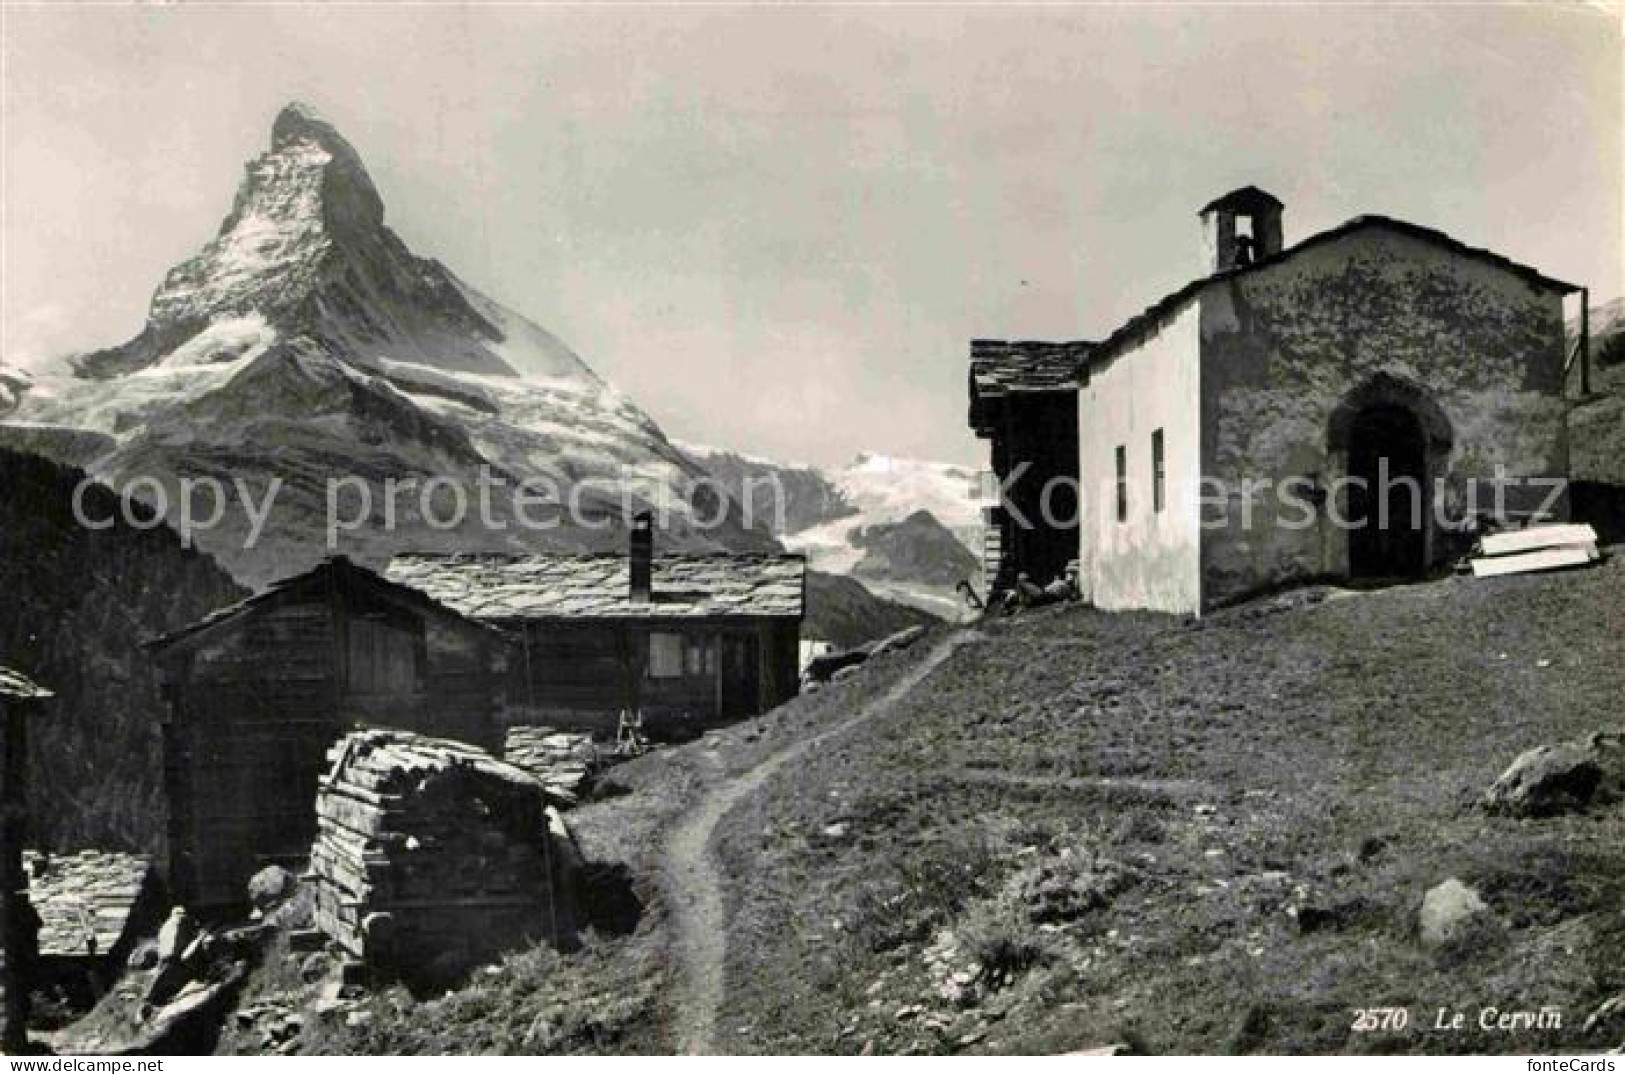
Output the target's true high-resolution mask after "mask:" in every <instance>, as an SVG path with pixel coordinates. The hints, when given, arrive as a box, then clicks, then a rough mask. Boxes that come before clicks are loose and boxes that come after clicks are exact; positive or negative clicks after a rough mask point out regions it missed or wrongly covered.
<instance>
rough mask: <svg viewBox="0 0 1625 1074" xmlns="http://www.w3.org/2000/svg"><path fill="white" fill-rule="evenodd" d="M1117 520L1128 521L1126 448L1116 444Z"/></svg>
mask: <svg viewBox="0 0 1625 1074" xmlns="http://www.w3.org/2000/svg"><path fill="white" fill-rule="evenodd" d="M1117 521H1119V522H1127V521H1128V448H1127V447H1125V446H1123V445H1121V444H1119V445H1118V446H1117Z"/></svg>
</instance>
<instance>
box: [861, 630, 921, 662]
mask: <svg viewBox="0 0 1625 1074" xmlns="http://www.w3.org/2000/svg"><path fill="white" fill-rule="evenodd" d="M923 637H925V627H923V626H911V627H909V628H908V629H907V630H899V631H898V632H897V633H895V634H891V635H888V636H887V637H884V638H881V639H880V640H879V641H878V642H876V643H875V644H874V646H873V648H871V649H870V651H869V655H870V656H879V655H880V654H881V653H892V652H901V651H903V650H904V649H907V648H908V647H909V646H911V645H913V644H914V643H915V642H917V641H919V640H920V639H921V638H923Z"/></svg>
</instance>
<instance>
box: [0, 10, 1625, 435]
mask: <svg viewBox="0 0 1625 1074" xmlns="http://www.w3.org/2000/svg"><path fill="white" fill-rule="evenodd" d="M3 6H4V27H3V37H4V51H5V72H4V95H5V96H4V103H3V117H0V118H3V124H4V130H3V142H4V151H5V159H4V162H3V172H4V181H5V190H4V198H3V202H4V213H5V218H4V263H3V265H0V274H3V293H0V303H3V310H0V312H3V314H4V324H3V326H0V327H3V339H0V346H3V351H0V353H3V355H4V356H5V357H6V358H7V359H9V360H12V361H21V360H27V359H30V358H35V357H38V356H41V355H46V354H49V353H52V352H56V351H62V350H72V349H82V348H89V347H94V346H104V345H109V344H112V343H117V342H121V341H122V340H124V339H125V338H127V337H129V336H130V335H133V334H134V333H135V332H136V331H137V329H138V328H139V327H140V325H141V322H142V319H143V317H144V313H145V309H146V304H147V301H148V299H149V297H150V296H151V293H152V290H153V288H154V287H156V285H157V284H158V282H159V280H160V278H161V277H162V275H163V272H164V270H165V269H166V268H168V267H169V266H170V265H172V264H174V263H175V262H177V261H179V260H181V259H182V258H184V257H186V256H187V255H188V254H190V253H192V252H194V251H195V250H196V249H197V248H198V247H199V246H201V245H202V244H203V243H204V242H206V241H207V240H208V239H209V238H210V237H211V236H212V235H213V234H214V232H215V230H216V229H217V228H218V226H219V223H220V220H221V219H222V217H224V216H225V214H226V212H227V210H228V209H229V208H230V205H231V198H232V194H233V192H234V191H235V189H236V187H237V183H238V180H239V178H240V176H241V174H242V166H243V163H244V162H245V161H246V160H247V159H248V158H249V157H251V156H253V155H254V154H256V153H258V152H261V151H263V149H264V148H265V146H266V143H267V141H268V138H269V131H270V124H271V120H272V119H273V117H274V116H275V114H276V112H277V110H278V109H279V108H280V107H281V106H282V105H283V104H284V103H285V102H286V101H288V100H290V99H296V98H297V99H301V100H305V101H308V102H309V103H311V104H313V105H315V106H316V107H317V108H318V109H319V110H320V111H321V112H323V113H324V114H325V115H326V116H327V118H328V119H329V120H331V121H332V122H333V123H334V125H335V126H337V127H338V129H339V130H340V131H342V132H343V133H344V134H345V136H346V137H347V138H348V139H349V140H350V141H351V142H352V143H353V144H354V145H355V147H356V148H357V150H359V152H360V153H361V155H362V158H363V159H364V160H365V161H366V162H367V165H368V167H369V170H370V171H371V173H372V176H373V179H374V181H375V182H376V183H377V185H378V188H379V190H380V192H381V193H382V195H383V198H384V201H385V204H386V205H387V207H388V208H387V213H388V221H389V223H390V224H391V225H392V226H393V227H394V228H395V230H396V231H398V232H399V233H400V235H401V236H402V237H403V238H404V239H405V241H406V242H407V244H408V245H409V246H411V247H412V249H413V250H415V251H416V252H418V253H419V254H422V255H426V256H432V257H436V258H439V259H440V260H442V261H444V262H445V263H446V264H447V265H449V266H450V267H451V268H452V269H453V270H454V271H456V272H457V273H458V274H459V275H460V276H462V277H463V278H464V279H465V280H467V281H468V282H470V283H472V284H473V285H474V286H476V287H478V288H479V289H481V290H483V291H485V292H486V293H488V294H490V295H491V296H492V297H494V298H497V299H499V300H501V301H502V302H504V303H506V304H508V305H510V306H512V307H514V308H515V309H517V310H519V311H521V312H522V313H524V314H526V315H528V316H530V317H531V318H533V319H534V320H536V321H538V322H539V323H541V324H542V325H544V326H546V327H548V328H550V329H551V330H553V331H554V332H555V333H557V334H558V335H560V336H562V337H563V338H564V339H565V340H566V341H568V342H569V343H570V344H571V345H572V346H573V347H574V348H575V349H576V350H577V351H578V352H579V353H580V354H581V355H582V356H583V357H584V358H585V359H586V360H587V362H588V363H589V364H590V365H592V366H593V367H594V368H596V369H597V370H598V371H599V372H600V373H602V374H604V375H605V376H607V377H608V378H609V379H610V380H612V381H614V382H615V383H616V384H618V385H619V386H621V387H622V388H624V389H625V390H626V391H627V392H628V393H629V394H630V395H631V396H632V397H633V398H635V399H636V400H638V402H639V403H641V404H642V405H643V407H644V408H645V409H647V410H648V411H650V412H651V413H652V414H653V415H654V416H655V417H656V419H657V420H659V421H660V422H661V423H662V425H663V426H664V427H665V428H666V429H667V431H668V432H669V433H670V434H672V435H673V436H676V437H680V438H684V439H689V440H696V441H702V442H706V443H714V444H720V445H726V446H731V447H736V448H740V449H743V450H748V451H754V452H758V453H764V454H769V455H773V456H776V457H779V458H785V459H803V460H810V461H815V462H823V463H833V462H839V461H842V460H844V459H845V458H847V457H848V456H850V455H852V454H853V453H854V452H856V451H859V450H876V451H882V452H888V453H893V454H901V455H915V456H920V457H927V458H942V459H948V460H956V461H965V462H976V461H979V460H980V459H981V458H982V455H983V452H982V450H981V448H980V447H979V446H978V445H977V444H976V442H975V441H973V440H972V439H970V437H969V435H968V433H967V432H966V431H965V422H964V411H965V376H964V365H965V355H966V343H967V340H968V339H969V338H971V337H973V336H994V337H1006V336H1009V337H1028V338H1058V339H1066V338H1098V337H1100V336H1103V335H1105V334H1106V333H1107V332H1109V331H1110V330H1111V329H1112V328H1113V327H1114V326H1115V325H1116V324H1118V323H1119V322H1121V321H1122V320H1123V319H1125V318H1127V317H1128V316H1130V315H1132V314H1134V313H1136V312H1137V311H1138V310H1139V309H1141V308H1142V307H1144V306H1145V305H1147V304H1149V303H1150V302H1151V301H1153V300H1154V299H1156V298H1158V297H1160V295H1162V294H1163V293H1165V292H1167V291H1169V290H1171V289H1172V288H1174V287H1177V286H1179V285H1180V284H1182V283H1184V282H1185V281H1186V280H1187V279H1189V278H1190V277H1191V276H1193V275H1195V274H1196V271H1197V269H1198V263H1199V257H1198V251H1199V248H1200V244H1199V235H1198V229H1197V221H1196V217H1195V212H1196V210H1197V208H1198V207H1200V206H1201V205H1202V204H1203V203H1204V202H1206V201H1208V200H1209V199H1210V198H1212V197H1213V196H1215V195H1217V194H1219V193H1222V192H1224V191H1225V190H1227V189H1230V188H1232V187H1235V186H1239V185H1243V184H1246V183H1256V184H1258V185H1260V186H1263V187H1264V188H1266V189H1268V190H1270V191H1272V192H1274V193H1275V194H1276V195H1277V196H1279V197H1280V198H1281V199H1282V200H1283V201H1284V202H1285V203H1286V228H1287V241H1288V242H1289V243H1290V242H1293V241H1296V240H1297V239H1299V238H1302V237H1304V236H1306V235H1308V234H1310V233H1311V232H1313V231H1316V230H1320V229H1322V228H1325V227H1328V226H1331V225H1333V224H1336V223H1339V222H1341V221H1342V220H1345V219H1347V218H1348V217H1351V216H1355V215H1358V214H1360V213H1364V212H1379V213H1386V214H1389V215H1394V216H1399V217H1404V218H1407V219H1411V220H1414V221H1417V222H1418V223H1423V224H1427V225H1430V226H1434V227H1440V228H1443V229H1445V230H1447V231H1449V232H1451V233H1452V234H1454V235H1456V236H1457V237H1459V238H1461V239H1463V240H1465V241H1467V242H1470V243H1472V244H1474V245H1485V246H1489V247H1492V248H1494V249H1495V250H1497V251H1499V252H1501V253H1504V254H1506V255H1508V256H1510V257H1513V258H1516V259H1518V260H1520V261H1526V262H1529V263H1531V264H1533V265H1535V266H1537V267H1538V268H1540V269H1541V270H1542V271H1544V272H1547V273H1549V274H1551V275H1555V276H1558V277H1560V278H1563V279H1567V280H1572V281H1575V282H1578V283H1589V284H1590V285H1591V286H1592V288H1593V292H1594V295H1595V296H1596V297H1597V298H1598V299H1605V298H1610V297H1613V296H1615V295H1618V294H1619V293H1620V291H1621V271H1622V269H1621V250H1622V249H1625V246H1622V223H1625V222H1622V218H1621V119H1622V111H1621V95H1622V90H1621V59H1622V53H1621V46H1622V39H1621V32H1620V23H1619V21H1618V19H1617V18H1613V17H1609V16H1607V15H1605V14H1603V13H1602V12H1601V10H1600V9H1598V8H1596V7H1587V6H1563V7H1557V6H1552V7H1506V6H1503V7H1479V8H1463V7H1443V6H1438V5H1433V6H1425V7H1423V6H1417V7H1396V6H1389V7H1384V8H1374V7H1370V8H1358V7H1347V6H1343V7H1328V6H1319V7H1311V6H1294V7H1290V8H1281V7H1241V6H1226V7H1221V6H1202V7H1195V6H1186V7H1164V8H1160V9H1153V8H1149V7H1084V6H1076V7H1056V6H1048V7H1028V8H1022V7H1012V6H1008V5H1005V6H1000V7H996V8H995V7H968V6H948V5H922V6H909V7H902V6H892V7H888V8H884V9H881V8H863V7H856V6H843V7H809V8H799V9H794V10H791V9H787V8H756V9H748V10H747V9H742V8H737V7H726V6H708V7H702V6H682V7H673V6H666V7H648V8H620V9H616V10H612V11H611V10H603V9H596V10H594V9H587V8H569V7H557V6H555V7H545V8H544V7H530V8H527V7H512V6H510V7H501V8H495V7H472V6H452V5H447V6H440V7H434V6H428V7H424V6H419V7H410V8H398V9H395V10H380V9H377V8H371V9H368V8H363V7H345V8H334V7H331V6H328V7H318V6H309V7H301V6H278V7H243V6H238V7H229V8H228V7H225V6H205V5H191V4H184V3H183V4H179V5H163V6H158V5H143V6H141V7H127V8H119V7H96V8H79V9H68V8H65V7H61V6H44V7H34V8H18V7H13V6H10V5H9V4H6V5H3Z"/></svg>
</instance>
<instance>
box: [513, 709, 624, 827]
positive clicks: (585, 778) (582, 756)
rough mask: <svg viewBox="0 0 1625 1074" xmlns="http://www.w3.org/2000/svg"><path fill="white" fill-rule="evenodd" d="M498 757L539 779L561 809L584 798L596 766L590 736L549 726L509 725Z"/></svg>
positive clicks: (593, 746) (595, 756)
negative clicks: (500, 754)
mask: <svg viewBox="0 0 1625 1074" xmlns="http://www.w3.org/2000/svg"><path fill="white" fill-rule="evenodd" d="M502 759H503V760H505V761H507V762H508V763H509V764H511V765H514V766H515V767H517V768H522V769H524V770H525V771H526V772H529V773H530V774H531V775H533V776H535V777H536V778H537V779H539V780H541V781H542V787H543V788H544V789H546V791H547V796H548V798H549V799H550V800H551V801H552V802H553V803H554V804H555V805H558V806H560V807H563V808H569V807H570V806H573V805H576V804H577V803H579V802H580V801H581V799H582V798H584V797H586V794H587V792H588V791H589V790H590V789H591V787H592V780H593V777H594V776H595V775H596V774H597V772H598V769H599V767H600V765H599V758H598V747H597V746H595V745H594V744H593V740H592V735H590V734H587V733H585V732H570V731H556V730H554V729H553V728H551V727H511V728H509V729H508V734H507V738H506V740H505V741H504V742H503V746H502Z"/></svg>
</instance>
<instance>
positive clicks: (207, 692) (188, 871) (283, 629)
mask: <svg viewBox="0 0 1625 1074" xmlns="http://www.w3.org/2000/svg"><path fill="white" fill-rule="evenodd" d="M179 657H180V659H179V662H178V663H177V664H176V665H175V667H174V668H173V670H172V671H171V673H170V676H169V682H170V687H169V689H170V690H171V693H172V697H173V709H172V716H171V722H170V725H169V726H168V727H167V728H166V729H165V742H164V746H165V760H164V769H165V784H166V789H167V791H168V799H169V810H170V831H169V846H170V883H171V886H172V887H173V888H174V890H175V893H176V896H177V898H179V899H180V900H182V901H183V902H186V903H189V904H193V905H202V906H213V905H232V904H236V903H239V902H241V901H242V900H243V899H244V897H245V895H246V892H245V890H244V885H245V883H246V882H247V880H248V878H249V877H250V876H252V875H253V873H254V872H255V870H257V869H258V868H260V866H262V865H263V864H264V863H265V862H266V861H268V860H275V861H291V860H293V859H296V858H297V857H298V856H299V855H301V854H302V853H304V852H305V851H308V850H309V847H310V843H311V840H312V839H313V838H314V837H315V834H316V812H315V802H316V784H317V780H318V779H319V777H320V775H321V772H322V769H323V767H324V766H325V757H326V752H327V748H328V747H329V746H330V745H332V743H333V742H334V741H335V740H336V739H337V738H338V737H339V733H340V728H341V723H340V717H339V713H338V705H339V697H338V693H337V689H336V685H335V681H336V680H335V676H334V670H335V668H334V644H333V615H332V610H331V608H330V607H329V606H328V605H327V604H326V603H321V604H314V603H312V604H295V605H289V606H284V607H280V608H273V609H269V610H267V611H264V612H253V613H250V614H248V615H245V616H244V617H243V618H242V619H241V620H239V621H237V622H235V623H232V624H229V625H227V626H224V627H221V628H219V630H218V631H217V632H215V633H214V634H213V635H211V636H207V637H206V640H203V641H201V642H200V644H199V645H198V647H197V648H196V649H195V650H193V651H190V652H186V653H183V654H179Z"/></svg>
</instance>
